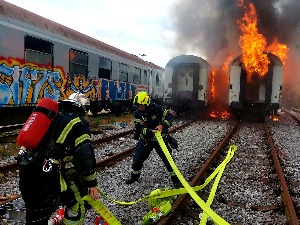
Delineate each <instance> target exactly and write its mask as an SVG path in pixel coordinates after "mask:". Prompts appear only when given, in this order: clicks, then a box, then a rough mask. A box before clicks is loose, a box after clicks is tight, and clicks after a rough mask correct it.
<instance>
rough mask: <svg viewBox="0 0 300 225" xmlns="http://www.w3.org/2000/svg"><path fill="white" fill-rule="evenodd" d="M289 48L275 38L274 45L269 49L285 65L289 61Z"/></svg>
mask: <svg viewBox="0 0 300 225" xmlns="http://www.w3.org/2000/svg"><path fill="white" fill-rule="evenodd" d="M288 50H289V48H288V47H287V46H286V45H285V44H281V43H279V42H278V38H277V37H275V38H274V40H273V43H272V44H271V45H270V46H269V47H268V48H267V51H268V52H272V53H273V54H274V55H276V56H278V58H279V59H280V60H281V62H282V63H283V65H284V64H285V61H286V59H287V52H288Z"/></svg>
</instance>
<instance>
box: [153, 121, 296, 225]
mask: <svg viewBox="0 0 300 225" xmlns="http://www.w3.org/2000/svg"><path fill="white" fill-rule="evenodd" d="M243 129H244V130H246V132H247V131H251V132H249V134H250V135H249V140H246V142H248V146H249V147H248V148H247V147H245V143H243V144H242V145H241V144H240V143H239V142H240V140H241V138H239V132H243V131H241V130H243ZM256 132H258V134H259V136H260V137H261V138H259V139H257V137H254V136H255V135H254V134H255V133H256ZM265 136H266V137H265ZM252 138H253V139H256V140H255V141H254V142H253V141H252V142H251V139H252ZM262 139H264V140H262ZM244 141H245V140H244ZM242 142H243V141H242ZM258 142H259V145H260V146H261V145H265V146H264V147H263V148H261V147H259V145H258ZM263 142H265V143H263ZM227 143H235V144H236V145H237V146H242V147H238V148H239V149H238V150H237V152H236V154H235V156H234V159H233V160H232V161H231V162H230V163H229V164H228V166H227V168H226V170H225V171H224V174H223V179H222V180H221V181H220V183H219V187H218V191H217V192H218V193H219V194H217V195H216V197H215V198H216V199H215V200H214V203H215V204H213V205H212V209H213V210H215V211H216V212H217V213H218V215H220V216H221V217H222V218H224V219H226V220H227V221H228V222H229V223H230V224H236V225H238V224H255V222H258V223H259V224H261V222H262V224H293V225H297V224H299V219H298V218H297V214H296V212H295V209H294V205H293V202H292V199H291V195H290V193H289V188H288V185H287V183H286V181H285V177H284V174H283V169H282V168H281V165H280V162H279V159H278V156H277V152H276V150H275V147H274V144H273V141H272V137H271V135H270V132H269V130H268V128H267V126H266V125H253V124H251V125H249V124H248V125H235V126H234V127H233V128H232V129H231V130H230V132H229V133H228V134H227V135H226V137H225V138H224V139H223V140H222V141H221V142H220V145H219V146H218V147H217V148H216V150H215V151H214V152H213V153H212V155H211V156H210V157H209V159H208V160H207V161H206V162H205V164H204V165H203V167H202V168H201V169H200V170H199V171H198V173H197V174H196V175H195V177H194V179H193V180H192V181H191V182H190V185H191V186H196V185H199V181H200V180H204V178H207V174H208V175H209V174H210V173H211V171H213V170H214V168H215V167H216V165H218V164H219V163H220V162H221V160H223V159H224V156H225V155H226V153H225V151H226V149H228V144H227ZM267 143H268V144H267ZM251 146H252V147H251ZM209 194H210V192H209V190H208V191H204V192H202V193H199V195H200V196H201V197H203V199H207V197H208V196H209ZM189 199H190V196H189V195H187V194H186V195H182V196H180V197H179V198H178V199H177V200H176V201H175V203H174V204H173V206H172V211H171V213H170V214H169V215H168V216H166V217H165V218H163V219H162V220H161V221H160V222H159V223H158V225H163V224H165V225H166V224H174V225H177V224H181V223H180V221H182V218H184V217H189V219H193V218H194V219H195V215H201V213H202V211H201V210H200V207H199V206H198V205H197V204H196V203H195V202H194V201H193V200H189ZM284 212H286V214H285V213H284ZM269 215H271V216H270V218H268V216H269ZM178 218H180V220H178ZM198 220H199V218H198ZM251 220H252V221H251ZM255 220H256V221H255Z"/></svg>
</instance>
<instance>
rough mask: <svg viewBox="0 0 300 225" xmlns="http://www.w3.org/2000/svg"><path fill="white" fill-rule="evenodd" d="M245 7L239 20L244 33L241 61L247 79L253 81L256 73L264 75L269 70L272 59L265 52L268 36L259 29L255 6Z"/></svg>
mask: <svg viewBox="0 0 300 225" xmlns="http://www.w3.org/2000/svg"><path fill="white" fill-rule="evenodd" d="M245 9H246V12H245V14H244V16H243V18H242V19H241V20H238V21H237V22H238V24H239V26H240V29H241V31H242V33H243V34H242V36H240V39H239V45H240V47H241V49H242V58H241V61H242V63H243V65H244V69H245V70H246V72H247V74H248V76H247V80H248V81H251V80H252V79H251V78H252V75H253V74H254V73H256V74H258V75H259V76H264V75H265V74H266V73H267V72H268V65H269V63H270V61H269V59H268V56H267V54H266V53H264V51H265V49H266V46H267V41H266V38H265V37H264V36H263V35H262V34H260V33H259V32H258V29H257V14H256V10H255V7H254V5H253V4H252V3H250V5H249V7H248V8H247V7H245Z"/></svg>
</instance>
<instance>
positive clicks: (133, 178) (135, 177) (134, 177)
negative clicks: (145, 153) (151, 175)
mask: <svg viewBox="0 0 300 225" xmlns="http://www.w3.org/2000/svg"><path fill="white" fill-rule="evenodd" d="M140 175H141V174H140V173H137V174H135V173H131V174H130V177H129V178H128V179H127V180H126V184H132V183H134V182H135V181H137V180H138V179H139V178H140Z"/></svg>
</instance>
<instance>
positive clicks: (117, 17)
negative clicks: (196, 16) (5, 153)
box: [5, 0, 176, 68]
mask: <svg viewBox="0 0 300 225" xmlns="http://www.w3.org/2000/svg"><path fill="white" fill-rule="evenodd" d="M5 1H7V2H10V3H13V4H15V5H17V6H20V7H22V8H25V9H27V10H29V11H31V12H34V13H36V14H38V15H41V16H43V17H46V18H48V19H50V20H53V21H55V22H58V23H60V24H63V25H65V26H67V27H70V28H72V29H74V30H77V31H80V32H81V33H84V34H86V35H88V36H91V37H93V38H96V39H98V40H100V41H102V42H105V43H107V44H109V45H112V46H114V47H117V48H119V49H121V50H124V51H126V52H128V53H130V54H134V55H137V56H140V54H145V55H146V56H144V60H146V61H149V62H152V63H154V64H156V65H158V66H161V67H163V68H164V67H165V65H166V64H167V62H168V61H169V59H170V58H171V57H172V56H171V55H170V52H171V49H170V48H171V47H170V46H171V43H172V42H173V39H174V33H173V31H172V27H171V23H170V22H169V21H170V20H169V16H170V14H169V12H170V11H171V10H170V9H171V8H172V7H173V6H174V2H175V1H176V0H151V1H141V0H5ZM158 6H159V7H158ZM140 57H141V56H140Z"/></svg>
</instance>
